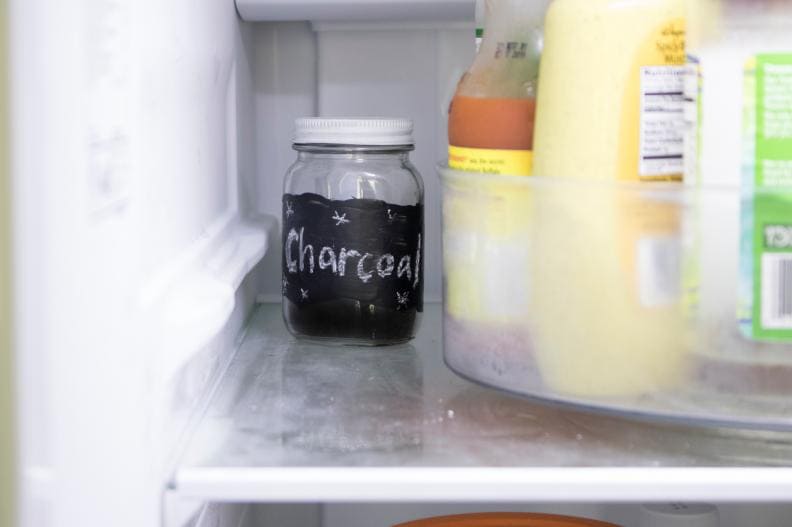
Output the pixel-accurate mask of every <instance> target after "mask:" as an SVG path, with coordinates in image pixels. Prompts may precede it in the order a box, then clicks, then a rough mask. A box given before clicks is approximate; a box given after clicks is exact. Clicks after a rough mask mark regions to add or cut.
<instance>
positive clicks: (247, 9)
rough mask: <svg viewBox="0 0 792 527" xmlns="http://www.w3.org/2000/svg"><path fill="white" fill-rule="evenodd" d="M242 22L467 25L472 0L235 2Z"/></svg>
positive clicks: (269, 0) (251, 0)
mask: <svg viewBox="0 0 792 527" xmlns="http://www.w3.org/2000/svg"><path fill="white" fill-rule="evenodd" d="M236 6H237V11H239V15H240V16H241V17H242V19H243V20H246V21H250V22H260V21H289V20H291V21H298V20H307V21H311V22H345V23H349V22H391V23H395V22H413V23H423V24H427V23H429V24H430V23H437V22H444V23H447V22H468V23H471V24H472V23H473V15H474V10H475V0H236Z"/></svg>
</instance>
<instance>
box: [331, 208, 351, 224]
mask: <svg viewBox="0 0 792 527" xmlns="http://www.w3.org/2000/svg"><path fill="white" fill-rule="evenodd" d="M333 212H335V216H333V217H332V218H331V219H332V220H335V222H336V227H337V226H339V225H341V224H344V223H349V220H348V219H346V212H345V213H343V214H341V215H340V216H339V215H338V211H337V210H334V211H333Z"/></svg>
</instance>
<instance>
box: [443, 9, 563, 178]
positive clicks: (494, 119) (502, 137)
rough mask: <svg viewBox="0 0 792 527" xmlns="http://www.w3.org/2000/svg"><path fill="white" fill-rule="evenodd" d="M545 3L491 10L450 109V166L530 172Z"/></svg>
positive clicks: (465, 168)
mask: <svg viewBox="0 0 792 527" xmlns="http://www.w3.org/2000/svg"><path fill="white" fill-rule="evenodd" d="M548 3H549V0H502V1H500V2H497V3H493V4H491V5H490V6H489V7H490V9H489V11H488V13H487V17H486V26H485V29H484V35H483V40H482V42H481V48H480V50H479V52H478V54H477V55H476V58H475V60H474V62H473V64H472V66H471V67H470V69H469V70H468V72H467V73H466V74H465V75H464V76H463V77H462V80H461V81H460V83H459V86H458V87H457V92H456V94H455V95H454V99H453V100H452V102H451V108H450V110H449V122H448V139H449V145H450V146H449V165H450V166H451V168H455V169H457V170H465V171H470V172H483V173H489V174H511V175H529V174H530V173H531V167H532V152H531V150H532V147H533V125H534V116H535V110H536V82H537V73H538V70H539V54H540V51H541V46H542V29H541V28H542V20H543V17H544V12H545V10H546V8H547V5H548Z"/></svg>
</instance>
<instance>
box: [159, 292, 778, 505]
mask: <svg viewBox="0 0 792 527" xmlns="http://www.w3.org/2000/svg"><path fill="white" fill-rule="evenodd" d="M441 322H442V309H441V307H440V306H439V305H437V304H428V305H427V306H426V312H425V314H424V318H423V324H422V328H421V330H420V332H419V335H418V337H417V338H416V339H415V340H414V341H413V342H412V343H411V344H409V345H403V346H397V347H385V348H353V347H326V346H321V345H313V344H306V343H302V342H299V341H296V340H295V339H293V338H292V337H291V336H289V335H288V334H287V332H286V330H285V328H284V326H283V322H282V319H281V313H280V305H262V306H259V307H258V308H257V310H256V312H255V313H254V315H253V317H252V318H251V320H250V323H249V326H248V329H247V332H246V334H245V336H244V339H243V340H242V342H241V345H240V348H239V350H238V351H237V353H236V356H235V358H234V360H233V361H232V363H231V364H230V366H229V368H228V370H227V372H226V373H225V375H224V377H223V379H222V380H221V382H220V384H219V386H218V387H217V390H216V392H215V393H214V395H213V397H212V399H211V402H210V405H209V407H208V409H207V410H206V412H205V415H204V416H203V418H202V419H201V421H200V423H199V424H198V425H197V428H196V429H195V431H194V434H193V435H192V437H191V438H190V440H189V442H188V444H187V448H186V451H185V452H184V454H183V456H182V458H181V460H180V462H179V464H178V466H177V468H176V470H175V473H174V475H173V480H172V491H173V492H177V493H179V494H181V495H184V496H188V497H200V498H203V499H210V500H236V501H317V500H320V501H367V500H385V501H392V500H410V499H412V500H456V499H490V500H509V499H511V500H531V499H553V500H558V499H562V500H575V499H577V500H611V501H625V500H629V499H651V498H654V499H657V498H658V497H660V496H662V497H663V498H664V499H673V498H675V497H676V499H686V500H691V499H716V500H728V499H739V500H751V499H756V500H767V499H788V497H789V496H792V469H779V468H768V467H767V465H773V464H784V463H786V462H788V461H789V460H790V459H792V440H791V439H790V437H791V436H789V435H785V434H782V433H769V432H768V433H762V434H758V433H756V432H733V431H726V430H720V429H695V428H683V427H674V426H660V425H655V424H646V423H640V422H631V421H628V420H622V419H619V418H616V417H608V416H595V415H587V414H584V413H578V412H574V411H570V410H565V409H561V408H557V407H552V406H541V405H537V404H535V403H532V402H530V401H527V400H525V399H521V398H517V397H513V396H510V395H508V394H505V393H502V392H498V391H496V390H491V389H487V388H484V387H481V386H478V385H476V384H473V383H471V382H468V381H466V380H464V379H462V378H461V377H458V376H457V375H455V374H454V373H452V372H451V371H450V370H449V369H448V368H447V367H446V365H445V364H444V363H443V357H442V342H441V340H442V338H441V330H440V328H441ZM757 439H760V440H757ZM578 467H586V468H578ZM648 467H651V468H648ZM663 467H667V468H663ZM673 467H675V468H673ZM680 467H682V468H680ZM693 467H696V468H693ZM737 467H744V468H737ZM658 493H660V494H658Z"/></svg>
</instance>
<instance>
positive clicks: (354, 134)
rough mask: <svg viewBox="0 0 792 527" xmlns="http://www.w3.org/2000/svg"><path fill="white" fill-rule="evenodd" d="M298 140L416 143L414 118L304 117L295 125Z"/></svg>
mask: <svg viewBox="0 0 792 527" xmlns="http://www.w3.org/2000/svg"><path fill="white" fill-rule="evenodd" d="M294 129H295V130H294V144H298V145H300V144H303V145H304V144H328V145H360V146H397V145H413V144H415V141H414V140H413V135H412V132H413V122H412V120H410V119H323V118H318V117H303V118H300V119H297V120H296V121H295V125H294Z"/></svg>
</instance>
